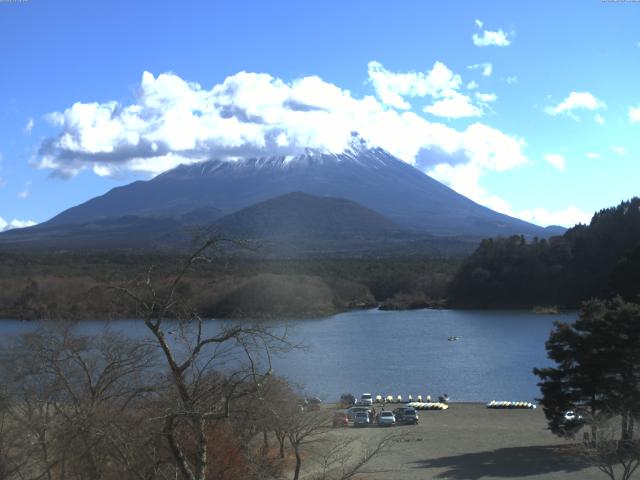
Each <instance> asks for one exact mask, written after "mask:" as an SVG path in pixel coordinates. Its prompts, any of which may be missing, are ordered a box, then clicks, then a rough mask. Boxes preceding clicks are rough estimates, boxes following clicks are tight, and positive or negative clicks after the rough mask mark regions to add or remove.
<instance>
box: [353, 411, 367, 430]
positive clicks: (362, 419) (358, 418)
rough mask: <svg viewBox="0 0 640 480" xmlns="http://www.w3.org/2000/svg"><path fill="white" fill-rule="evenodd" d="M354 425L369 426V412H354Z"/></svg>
mask: <svg viewBox="0 0 640 480" xmlns="http://www.w3.org/2000/svg"><path fill="white" fill-rule="evenodd" d="M353 426H354V427H368V426H369V414H368V413H365V412H358V413H356V415H355V417H354V418H353Z"/></svg>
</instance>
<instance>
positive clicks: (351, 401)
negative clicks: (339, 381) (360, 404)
mask: <svg viewBox="0 0 640 480" xmlns="http://www.w3.org/2000/svg"><path fill="white" fill-rule="evenodd" d="M355 403H356V396H355V395H354V394H353V393H343V394H342V395H340V404H341V405H342V406H343V407H350V406H352V405H355Z"/></svg>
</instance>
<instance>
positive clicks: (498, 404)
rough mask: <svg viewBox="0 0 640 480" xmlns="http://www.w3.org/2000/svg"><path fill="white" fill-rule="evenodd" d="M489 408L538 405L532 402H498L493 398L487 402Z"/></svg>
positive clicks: (534, 406) (533, 406) (532, 406)
mask: <svg viewBox="0 0 640 480" xmlns="http://www.w3.org/2000/svg"><path fill="white" fill-rule="evenodd" d="M487 408H530V409H534V408H536V405H535V404H534V403H531V402H496V401H495V400H491V401H490V402H489V403H487Z"/></svg>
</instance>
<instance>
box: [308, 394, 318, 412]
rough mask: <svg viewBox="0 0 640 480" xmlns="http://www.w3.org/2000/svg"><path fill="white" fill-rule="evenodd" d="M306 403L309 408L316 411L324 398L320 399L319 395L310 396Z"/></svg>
mask: <svg viewBox="0 0 640 480" xmlns="http://www.w3.org/2000/svg"><path fill="white" fill-rule="evenodd" d="M305 404H306V406H307V410H311V411H316V410H320V406H321V404H322V400H320V399H319V398H318V397H309V398H307V399H306V400H305Z"/></svg>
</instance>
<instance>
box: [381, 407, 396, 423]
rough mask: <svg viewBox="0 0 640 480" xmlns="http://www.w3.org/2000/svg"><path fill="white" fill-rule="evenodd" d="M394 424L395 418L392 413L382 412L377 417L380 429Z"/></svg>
mask: <svg viewBox="0 0 640 480" xmlns="http://www.w3.org/2000/svg"><path fill="white" fill-rule="evenodd" d="M395 424H396V417H395V415H394V414H393V412H389V411H387V410H384V411H382V412H380V414H379V415H378V425H380V426H381V427H391V426H392V425H395Z"/></svg>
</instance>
